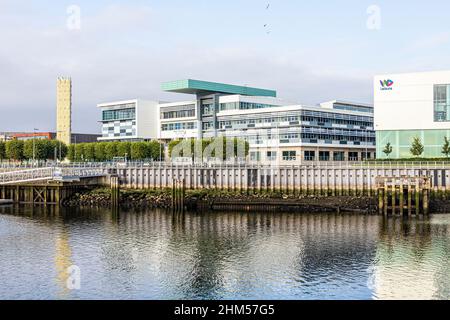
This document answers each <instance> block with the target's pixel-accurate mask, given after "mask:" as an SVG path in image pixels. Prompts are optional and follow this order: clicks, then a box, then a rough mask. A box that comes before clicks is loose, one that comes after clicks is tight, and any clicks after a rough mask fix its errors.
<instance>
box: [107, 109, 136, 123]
mask: <svg viewBox="0 0 450 320" xmlns="http://www.w3.org/2000/svg"><path fill="white" fill-rule="evenodd" d="M102 119H103V121H115V120H129V119H136V108H127V109H116V110H104V111H103V112H102Z"/></svg>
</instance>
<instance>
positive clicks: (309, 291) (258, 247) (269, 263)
mask: <svg viewBox="0 0 450 320" xmlns="http://www.w3.org/2000/svg"><path fill="white" fill-rule="evenodd" d="M449 227H450V215H436V216H433V217H431V218H417V219H416V218H413V219H410V220H404V219H401V218H393V219H384V218H383V217H378V216H358V215H335V214H315V215H295V214H270V213H263V214H258V213H252V214H248V213H211V214H202V215H200V214H196V213H192V214H186V215H185V216H184V218H183V217H174V216H173V215H172V214H171V213H168V212H165V211H159V210H154V211H126V212H121V213H120V214H118V215H117V214H116V215H114V214H112V213H111V212H110V211H108V210H104V209H91V208H89V209H63V208H56V207H48V208H42V207H34V208H33V207H8V208H5V207H4V208H0V299H138V298H139V299H392V298H397V299H406V298H409V299H411V298H424V299H449V298H450V233H449ZM73 265H76V266H78V267H79V268H80V271H81V288H80V290H68V289H67V286H66V282H67V278H68V273H67V268H68V267H70V266H73Z"/></svg>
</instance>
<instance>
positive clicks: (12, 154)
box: [0, 139, 67, 161]
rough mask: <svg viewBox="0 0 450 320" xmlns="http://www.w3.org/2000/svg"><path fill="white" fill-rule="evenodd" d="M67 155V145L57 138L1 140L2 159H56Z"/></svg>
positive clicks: (0, 154)
mask: <svg viewBox="0 0 450 320" xmlns="http://www.w3.org/2000/svg"><path fill="white" fill-rule="evenodd" d="M66 155H67V146H66V145H65V144H64V143H62V142H60V141H57V140H39V139H34V140H26V141H22V140H11V141H7V142H1V141H0V160H16V161H22V160H32V159H35V160H49V159H53V160H56V159H64V158H65V157H66Z"/></svg>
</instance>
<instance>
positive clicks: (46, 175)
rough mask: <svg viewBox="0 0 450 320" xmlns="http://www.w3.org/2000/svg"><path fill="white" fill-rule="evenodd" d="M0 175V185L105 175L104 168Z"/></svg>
mask: <svg viewBox="0 0 450 320" xmlns="http://www.w3.org/2000/svg"><path fill="white" fill-rule="evenodd" d="M17 169H19V170H15V171H8V172H2V173H0V185H2V184H3V185H4V184H11V183H22V182H32V181H44V180H64V179H65V178H71V179H79V178H89V177H100V176H104V175H105V174H106V173H107V170H106V168H105V167H92V166H91V167H86V166H83V167H77V166H71V167H63V166H59V167H42V168H34V169H23V170H20V168H17Z"/></svg>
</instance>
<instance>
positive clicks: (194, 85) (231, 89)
mask: <svg viewBox="0 0 450 320" xmlns="http://www.w3.org/2000/svg"><path fill="white" fill-rule="evenodd" d="M161 88H162V90H164V91H167V92H176V93H186V94H211V93H225V94H240V95H243V96H259V97H276V96H277V92H276V91H275V90H268V89H261V88H252V87H247V86H236V85H232V84H225V83H218V82H209V81H201V80H193V79H185V80H176V81H169V82H164V83H163V84H162V85H161Z"/></svg>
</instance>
